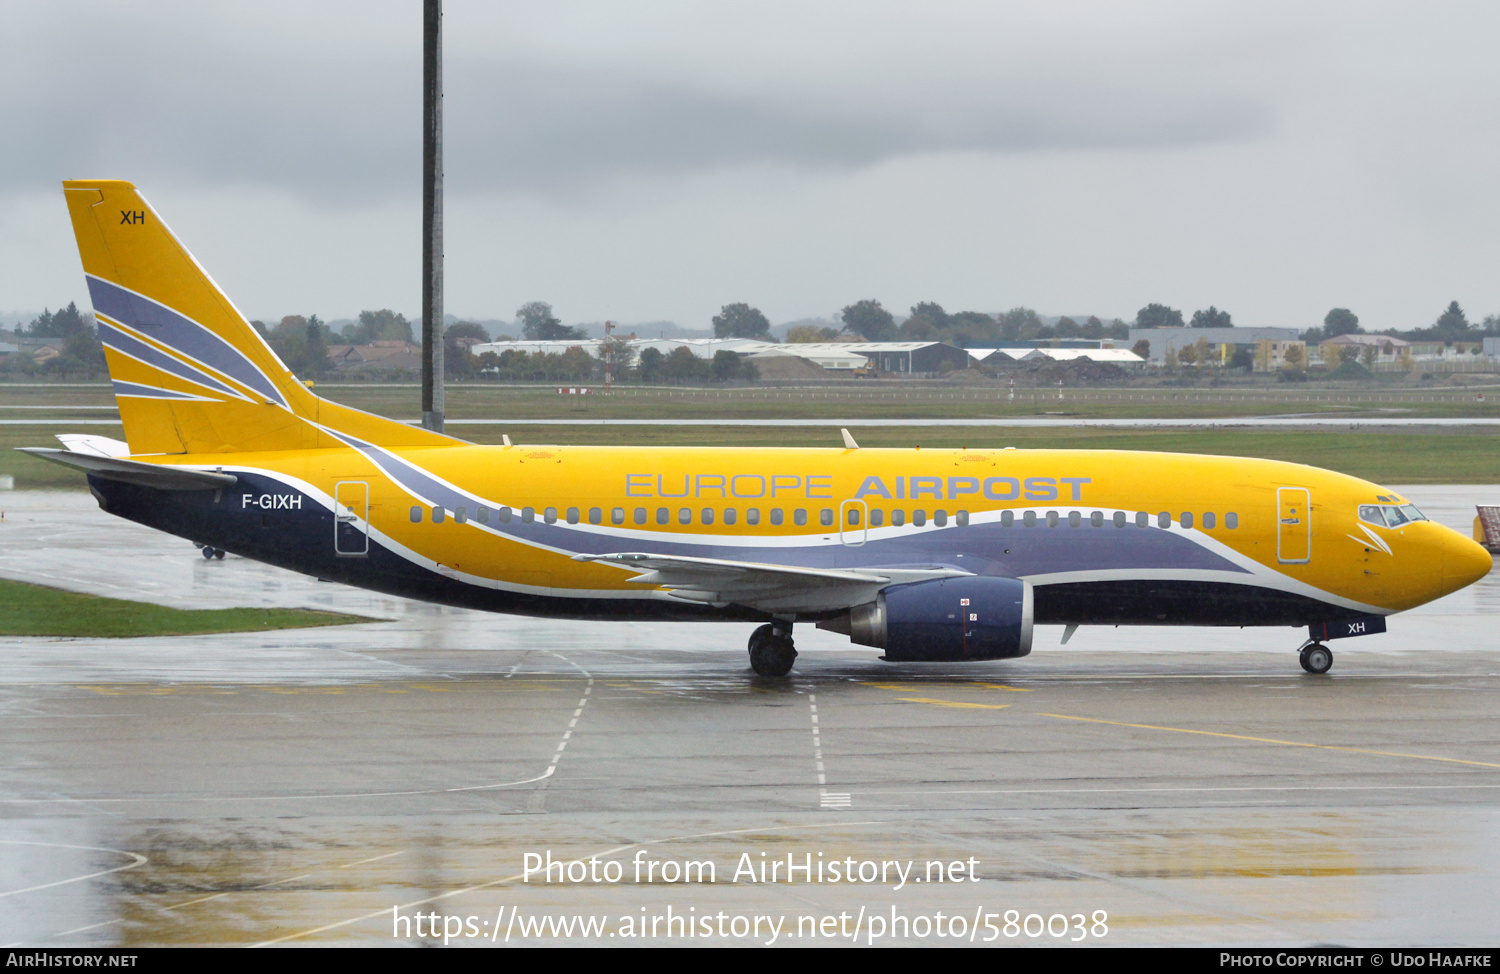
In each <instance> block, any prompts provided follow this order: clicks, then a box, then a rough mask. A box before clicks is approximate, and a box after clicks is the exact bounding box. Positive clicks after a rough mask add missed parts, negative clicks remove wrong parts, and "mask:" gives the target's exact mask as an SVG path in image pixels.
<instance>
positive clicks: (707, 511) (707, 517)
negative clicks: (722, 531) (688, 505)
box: [703, 507, 714, 524]
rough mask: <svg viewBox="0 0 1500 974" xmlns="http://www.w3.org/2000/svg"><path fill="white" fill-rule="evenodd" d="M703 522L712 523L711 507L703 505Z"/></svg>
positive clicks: (712, 510)
mask: <svg viewBox="0 0 1500 974" xmlns="http://www.w3.org/2000/svg"><path fill="white" fill-rule="evenodd" d="M703 523H704V524H712V523H714V509H713V508H712V507H705V508H704V509H703Z"/></svg>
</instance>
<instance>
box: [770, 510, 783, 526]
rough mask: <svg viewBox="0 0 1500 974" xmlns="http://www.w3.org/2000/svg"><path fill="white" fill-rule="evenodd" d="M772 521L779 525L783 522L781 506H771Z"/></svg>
mask: <svg viewBox="0 0 1500 974" xmlns="http://www.w3.org/2000/svg"><path fill="white" fill-rule="evenodd" d="M771 523H772V524H775V525H778V526H779V525H780V524H781V508H779V507H773V508H771Z"/></svg>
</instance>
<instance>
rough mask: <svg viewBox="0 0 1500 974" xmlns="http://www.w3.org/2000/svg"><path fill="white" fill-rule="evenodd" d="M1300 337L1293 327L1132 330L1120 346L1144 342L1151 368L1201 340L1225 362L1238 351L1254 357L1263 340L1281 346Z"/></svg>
mask: <svg viewBox="0 0 1500 974" xmlns="http://www.w3.org/2000/svg"><path fill="white" fill-rule="evenodd" d="M1301 334H1302V333H1301V332H1300V331H1298V330H1297V329H1295V328H1132V329H1130V338H1129V340H1128V341H1126V342H1124V343H1123V344H1124V345H1125V346H1126V347H1127V348H1134V347H1135V344H1136V342H1139V341H1145V342H1146V343H1147V345H1148V346H1149V348H1150V350H1149V352H1148V354H1147V356H1146V360H1147V361H1148V362H1150V363H1151V364H1152V365H1162V364H1164V363H1165V362H1166V359H1167V349H1169V348H1170V349H1173V350H1174V351H1175V352H1177V354H1179V355H1181V354H1182V350H1183V349H1184V348H1187V347H1188V346H1189V345H1196V344H1198V341H1199V339H1202V340H1204V341H1206V342H1208V347H1209V354H1210V355H1211V356H1212V357H1214V358H1215V359H1217V360H1218V361H1222V362H1227V361H1229V360H1230V359H1231V358H1233V357H1234V353H1235V352H1236V351H1238V350H1239V349H1241V348H1245V349H1249V350H1250V351H1251V352H1252V354H1253V353H1254V352H1255V351H1256V350H1257V349H1258V348H1259V345H1260V343H1261V342H1262V341H1266V340H1269V341H1271V342H1273V343H1276V344H1278V345H1279V346H1284V345H1285V344H1286V343H1287V342H1296V341H1298V339H1299V336H1300V335H1301ZM1226 346H1227V348H1226Z"/></svg>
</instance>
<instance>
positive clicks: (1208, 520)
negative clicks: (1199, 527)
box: [1203, 511, 1218, 528]
mask: <svg viewBox="0 0 1500 974" xmlns="http://www.w3.org/2000/svg"><path fill="white" fill-rule="evenodd" d="M1217 523H1218V518H1216V517H1214V512H1213V511H1208V512H1206V513H1205V514H1204V515H1203V526H1204V527H1205V528H1212V527H1213V526H1214V525H1215V524H1217Z"/></svg>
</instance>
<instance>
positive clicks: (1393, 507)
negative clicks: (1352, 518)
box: [1359, 504, 1427, 528]
mask: <svg viewBox="0 0 1500 974" xmlns="http://www.w3.org/2000/svg"><path fill="white" fill-rule="evenodd" d="M1359 519H1360V520H1361V521H1369V522H1370V523H1371V524H1378V525H1380V526H1381V527H1386V528H1395V527H1400V526H1401V525H1403V524H1407V523H1409V522H1411V521H1425V520H1427V516H1426V515H1425V514H1423V513H1422V512H1421V511H1419V510H1417V508H1416V506H1415V505H1412V504H1361V505H1360V506H1359Z"/></svg>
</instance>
